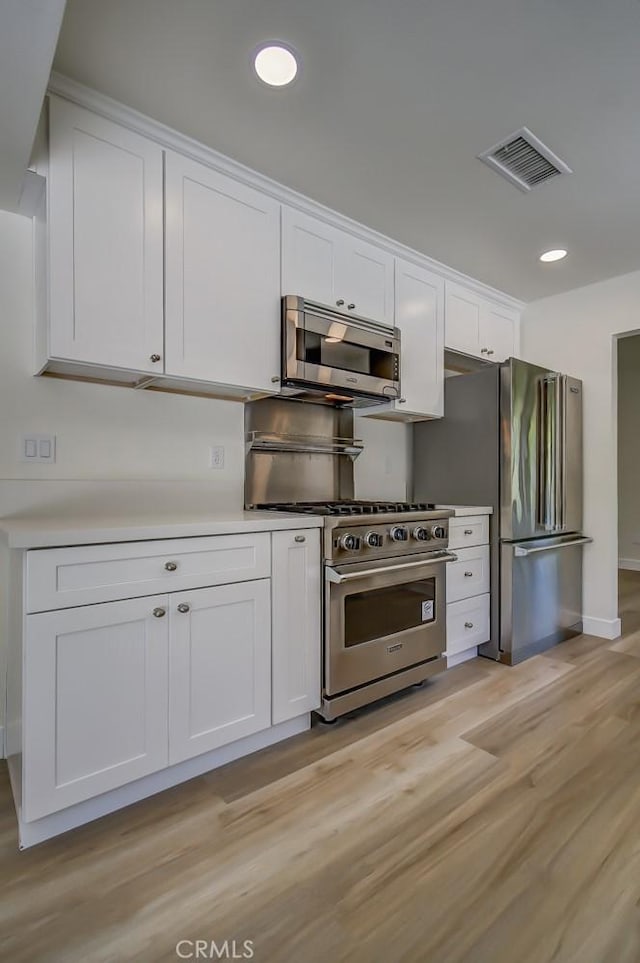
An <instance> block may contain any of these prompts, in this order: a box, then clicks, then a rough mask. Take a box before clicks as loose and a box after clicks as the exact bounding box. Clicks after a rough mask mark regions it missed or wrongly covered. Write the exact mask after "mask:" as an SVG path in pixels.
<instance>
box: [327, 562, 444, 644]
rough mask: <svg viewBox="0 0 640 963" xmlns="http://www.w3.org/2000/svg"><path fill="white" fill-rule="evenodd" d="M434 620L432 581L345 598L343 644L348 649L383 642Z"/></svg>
mask: <svg viewBox="0 0 640 963" xmlns="http://www.w3.org/2000/svg"><path fill="white" fill-rule="evenodd" d="M435 617H436V580H435V578H427V579H420V581H418V582H405V583H403V584H402V585H390V586H388V587H387V588H379V589H373V590H371V591H369V592H358V593H354V594H353V595H347V596H346V598H345V600H344V644H345V646H346V647H349V646H351V645H360V644H361V643H362V642H372V641H374V640H376V639H383V638H385V636H387V635H395V634H396V633H397V632H406V630H407V629H413V628H417V627H419V626H421V625H426V624H428V623H429V622H433V621H434V620H435Z"/></svg>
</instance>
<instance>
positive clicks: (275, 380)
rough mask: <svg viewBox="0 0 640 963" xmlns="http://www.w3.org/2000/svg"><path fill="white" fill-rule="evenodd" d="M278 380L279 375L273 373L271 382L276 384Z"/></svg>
mask: <svg viewBox="0 0 640 963" xmlns="http://www.w3.org/2000/svg"><path fill="white" fill-rule="evenodd" d="M279 381H280V378H279V376H278V375H274V376H273V378H272V379H271V384H274V385H277V384H278V383H279Z"/></svg>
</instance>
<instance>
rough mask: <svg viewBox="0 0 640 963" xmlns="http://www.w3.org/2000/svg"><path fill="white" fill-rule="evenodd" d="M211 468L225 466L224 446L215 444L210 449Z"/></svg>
mask: <svg viewBox="0 0 640 963" xmlns="http://www.w3.org/2000/svg"><path fill="white" fill-rule="evenodd" d="M209 468H217V469H218V470H219V469H221V468H224V447H223V446H222V445H214V446H212V447H211V448H210V449H209Z"/></svg>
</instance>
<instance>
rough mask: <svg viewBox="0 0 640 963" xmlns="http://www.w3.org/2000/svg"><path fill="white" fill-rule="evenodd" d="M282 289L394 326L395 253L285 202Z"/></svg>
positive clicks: (344, 311)
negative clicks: (362, 239)
mask: <svg viewBox="0 0 640 963" xmlns="http://www.w3.org/2000/svg"><path fill="white" fill-rule="evenodd" d="M282 294H283V295H285V294H296V295H299V296H300V297H303V298H307V300H309V301H319V302H320V303H321V304H328V305H331V306H332V307H334V308H335V309H336V310H338V311H341V312H343V313H344V314H345V315H351V314H357V315H360V316H362V317H366V318H370V319H371V320H373V321H380V322H382V323H383V324H388V325H393V324H394V306H393V255H391V254H389V253H387V251H384V250H383V249H382V248H378V247H376V246H375V245H373V244H369V243H368V242H367V241H361V240H359V239H358V238H357V237H355V236H354V235H352V234H349V233H348V232H347V231H342V230H340V229H339V228H336V227H332V226H330V225H329V224H326V223H325V222H324V221H321V220H320V219H319V218H315V217H311V216H309V215H308V214H303V213H301V212H300V211H295V210H293V209H291V208H288V207H283V209H282Z"/></svg>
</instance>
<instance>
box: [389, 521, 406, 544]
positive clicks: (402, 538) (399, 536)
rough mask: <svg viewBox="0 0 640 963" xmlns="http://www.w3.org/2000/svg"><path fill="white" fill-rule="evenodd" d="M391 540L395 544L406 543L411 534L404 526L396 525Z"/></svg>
mask: <svg viewBox="0 0 640 963" xmlns="http://www.w3.org/2000/svg"><path fill="white" fill-rule="evenodd" d="M391 538H392V540H393V541H394V542H406V541H407V539H408V538H409V532H408V531H407V530H406V528H403V527H402V525H394V527H393V528H392V529H391Z"/></svg>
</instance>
